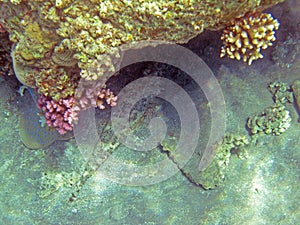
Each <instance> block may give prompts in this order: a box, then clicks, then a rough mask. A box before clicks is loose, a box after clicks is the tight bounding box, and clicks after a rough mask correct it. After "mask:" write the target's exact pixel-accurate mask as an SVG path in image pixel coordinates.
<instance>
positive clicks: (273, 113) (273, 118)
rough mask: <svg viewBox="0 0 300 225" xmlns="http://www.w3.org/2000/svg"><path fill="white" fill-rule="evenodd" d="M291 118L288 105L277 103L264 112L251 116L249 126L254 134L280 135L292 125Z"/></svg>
mask: <svg viewBox="0 0 300 225" xmlns="http://www.w3.org/2000/svg"><path fill="white" fill-rule="evenodd" d="M291 120H292V119H291V117H290V113H289V111H288V110H287V109H286V107H285V106H284V105H283V104H281V103H276V104H274V105H272V106H270V107H267V108H266V109H265V110H264V111H263V112H262V113H259V114H257V115H254V116H252V117H249V118H248V121H247V127H248V128H249V129H250V132H251V134H252V135H256V134H273V135H280V134H282V133H283V132H285V131H286V129H288V128H289V127H290V123H291Z"/></svg>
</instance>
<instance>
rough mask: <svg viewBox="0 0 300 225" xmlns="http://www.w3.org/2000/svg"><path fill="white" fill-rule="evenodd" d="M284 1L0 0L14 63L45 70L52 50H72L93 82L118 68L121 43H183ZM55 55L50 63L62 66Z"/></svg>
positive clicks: (84, 72) (83, 75) (86, 77)
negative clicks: (96, 67) (96, 70)
mask: <svg viewBox="0 0 300 225" xmlns="http://www.w3.org/2000/svg"><path fill="white" fill-rule="evenodd" d="M282 1H283V0H262V1H258V0H249V1H242V2H241V1H239V0H229V1H226V4H225V3H224V2H223V1H200V0H195V1H186V0H174V1H167V2H166V1H163V0H156V1H150V2H149V1H119V0H117V1H109V0H105V1H102V0H89V1H75V0H50V1H34V0H22V1H20V0H16V1H8V0H0V7H1V9H3V8H4V7H5V8H6V10H5V13H3V14H0V20H2V21H3V24H4V25H5V28H6V29H7V30H8V31H9V33H10V39H11V41H13V42H15V43H16V58H17V61H18V62H21V63H22V64H23V65H25V66H33V67H37V68H44V69H46V68H49V67H47V65H44V63H47V60H45V58H49V54H50V55H51V53H52V52H53V51H54V49H56V50H55V51H54V52H57V51H58V50H59V51H58V52H62V53H63V52H72V54H74V55H72V59H73V58H74V59H76V62H78V66H79V68H80V69H81V75H82V77H83V78H85V79H87V80H94V79H97V78H98V77H101V76H103V74H105V72H106V71H113V72H114V71H115V70H116V68H115V66H114V65H113V60H114V58H116V57H117V56H118V51H117V50H116V48H117V47H119V46H121V45H123V44H127V43H132V42H135V41H139V40H153V39H155V40H165V41H172V42H177V43H183V42H187V41H188V40H189V39H191V38H193V37H195V36H196V35H197V34H199V33H201V32H202V31H203V30H204V29H211V30H216V29H220V28H222V27H224V26H225V25H226V24H228V23H229V21H231V20H232V19H234V18H236V17H238V16H242V15H244V14H245V13H246V12H248V11H251V10H263V9H265V8H267V7H270V6H272V5H274V4H277V3H279V2H282ZM15 4H17V5H15ZM57 49H58V50H57ZM67 55H68V54H67ZM65 56H66V55H64V54H63V55H62V57H65ZM59 57H60V56H58V57H57V55H54V57H52V59H51V60H53V61H55V60H56V59H58V60H56V63H57V62H61V61H59V59H60V58H59ZM50 58H51V57H50ZM68 59H71V58H68ZM95 60H97V61H100V62H101V65H99V68H100V69H99V73H90V70H89V68H91V67H92V66H93V64H94V62H95ZM66 62H67V61H66ZM70 62H72V64H73V63H74V61H72V60H71V61H70ZM63 63H64V62H63ZM58 65H61V64H59V63H58Z"/></svg>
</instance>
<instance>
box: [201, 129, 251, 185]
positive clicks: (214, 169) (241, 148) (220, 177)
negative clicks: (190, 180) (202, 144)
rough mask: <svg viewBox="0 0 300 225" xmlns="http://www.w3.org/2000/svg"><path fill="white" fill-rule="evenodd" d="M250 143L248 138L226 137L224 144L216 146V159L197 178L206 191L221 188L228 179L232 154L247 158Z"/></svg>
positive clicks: (238, 136) (233, 135)
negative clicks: (226, 178) (227, 173)
mask: <svg viewBox="0 0 300 225" xmlns="http://www.w3.org/2000/svg"><path fill="white" fill-rule="evenodd" d="M249 143H250V140H249V139H248V137H246V136H243V135H238V134H228V135H226V136H225V137H224V138H223V140H222V142H221V143H220V144H217V145H216V146H215V148H216V155H215V158H214V160H213V161H212V163H211V164H210V165H209V166H208V167H207V168H206V170H204V171H203V172H200V173H199V177H198V178H196V179H197V180H198V181H197V182H198V183H200V184H201V185H202V186H203V187H204V188H205V189H213V188H216V187H218V186H220V185H221V184H222V182H223V181H224V179H225V177H226V171H227V168H228V165H229V162H230V157H231V156H232V154H233V153H234V154H238V156H242V155H243V157H246V155H247V152H246V149H245V147H246V146H247V145H249ZM240 158H241V157H240Z"/></svg>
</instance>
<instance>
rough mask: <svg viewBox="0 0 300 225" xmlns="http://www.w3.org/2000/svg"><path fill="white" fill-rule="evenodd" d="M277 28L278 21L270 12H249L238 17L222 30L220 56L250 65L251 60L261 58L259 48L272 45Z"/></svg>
mask: <svg viewBox="0 0 300 225" xmlns="http://www.w3.org/2000/svg"><path fill="white" fill-rule="evenodd" d="M278 28H279V22H278V21H277V20H276V19H274V18H273V17H272V15H271V14H267V13H250V14H248V15H246V16H244V17H241V18H238V19H236V20H234V21H233V22H232V23H231V24H230V25H229V26H227V27H226V28H225V29H224V31H223V35H222V36H221V40H223V46H222V48H221V54H220V57H224V56H225V55H227V56H228V57H229V58H231V59H237V60H240V59H242V60H243V61H244V62H248V65H251V64H252V61H253V60H257V59H259V58H263V55H262V54H261V50H263V49H266V48H268V47H269V46H272V45H273V44H272V42H273V41H275V40H276V38H275V36H274V34H275V31H276V30H278Z"/></svg>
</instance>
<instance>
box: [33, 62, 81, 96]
mask: <svg viewBox="0 0 300 225" xmlns="http://www.w3.org/2000/svg"><path fill="white" fill-rule="evenodd" d="M74 71H75V72H73V71H72V70H71V69H69V70H67V69H65V68H62V67H57V66H55V65H53V66H52V67H50V68H48V69H41V70H40V71H39V76H37V77H36V78H35V83H36V87H37V90H38V92H39V93H40V94H42V95H45V96H46V97H51V98H52V99H54V100H55V101H59V100H60V99H64V98H68V97H70V96H74V92H75V89H76V87H77V83H78V80H79V76H78V74H76V70H74Z"/></svg>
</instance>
